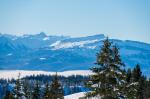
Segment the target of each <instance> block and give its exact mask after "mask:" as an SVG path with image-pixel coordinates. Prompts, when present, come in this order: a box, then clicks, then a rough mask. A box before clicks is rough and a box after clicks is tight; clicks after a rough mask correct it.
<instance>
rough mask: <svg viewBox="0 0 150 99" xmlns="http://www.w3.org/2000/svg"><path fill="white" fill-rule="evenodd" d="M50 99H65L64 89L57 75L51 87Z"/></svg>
mask: <svg viewBox="0 0 150 99" xmlns="http://www.w3.org/2000/svg"><path fill="white" fill-rule="evenodd" d="M49 99H64V93H63V88H62V86H61V84H60V83H59V80H58V76H57V73H56V75H55V77H54V79H53V81H52V84H51V86H50V98H49Z"/></svg>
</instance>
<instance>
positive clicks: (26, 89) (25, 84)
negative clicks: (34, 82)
mask: <svg viewBox="0 0 150 99" xmlns="http://www.w3.org/2000/svg"><path fill="white" fill-rule="evenodd" d="M23 92H24V97H25V98H26V99H30V91H29V84H28V82H27V80H24V81H23Z"/></svg>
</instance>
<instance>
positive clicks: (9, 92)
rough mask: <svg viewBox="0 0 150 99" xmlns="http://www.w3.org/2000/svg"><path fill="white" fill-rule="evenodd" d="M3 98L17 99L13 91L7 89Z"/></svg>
mask: <svg viewBox="0 0 150 99" xmlns="http://www.w3.org/2000/svg"><path fill="white" fill-rule="evenodd" d="M3 99H15V98H14V96H13V94H12V93H11V91H9V90H7V91H6V93H5V96H4V98H3Z"/></svg>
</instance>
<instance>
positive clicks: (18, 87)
mask: <svg viewBox="0 0 150 99" xmlns="http://www.w3.org/2000/svg"><path fill="white" fill-rule="evenodd" d="M22 96H23V92H22V83H21V79H20V73H19V75H18V79H17V80H16V82H15V87H14V97H15V99H21V98H22Z"/></svg>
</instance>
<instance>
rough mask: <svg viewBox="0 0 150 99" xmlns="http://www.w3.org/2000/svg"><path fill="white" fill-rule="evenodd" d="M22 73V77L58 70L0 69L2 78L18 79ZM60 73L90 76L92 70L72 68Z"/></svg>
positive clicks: (52, 73)
mask: <svg viewBox="0 0 150 99" xmlns="http://www.w3.org/2000/svg"><path fill="white" fill-rule="evenodd" d="M19 73H20V77H21V78H22V77H25V76H30V75H39V74H44V75H55V74H56V72H47V71H27V70H0V78H4V79H12V78H14V79H16V78H18V75H19ZM57 74H58V75H62V76H65V77H67V76H71V75H83V76H88V75H91V74H92V72H91V71H89V70H72V71H64V72H57Z"/></svg>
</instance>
